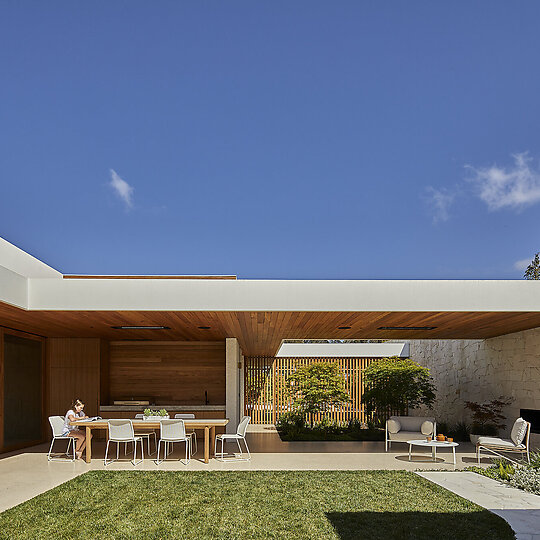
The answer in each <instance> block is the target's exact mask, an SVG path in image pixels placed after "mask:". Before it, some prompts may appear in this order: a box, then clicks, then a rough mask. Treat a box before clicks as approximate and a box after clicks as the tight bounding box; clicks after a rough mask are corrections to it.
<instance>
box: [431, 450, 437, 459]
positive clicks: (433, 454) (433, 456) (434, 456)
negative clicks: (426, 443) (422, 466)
mask: <svg viewBox="0 0 540 540" xmlns="http://www.w3.org/2000/svg"><path fill="white" fill-rule="evenodd" d="M431 448H432V450H431V457H432V458H433V461H437V449H436V447H435V446H432V447H431Z"/></svg>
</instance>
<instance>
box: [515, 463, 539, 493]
mask: <svg viewBox="0 0 540 540" xmlns="http://www.w3.org/2000/svg"><path fill="white" fill-rule="evenodd" d="M510 484H511V485H512V486H514V487H517V488H520V489H524V490H525V491H530V492H531V493H536V494H537V495H540V471H539V470H538V469H530V468H528V467H519V468H518V469H516V471H515V472H514V475H513V476H512V478H511V479H510Z"/></svg>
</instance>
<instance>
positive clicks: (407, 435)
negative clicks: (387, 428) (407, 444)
mask: <svg viewBox="0 0 540 540" xmlns="http://www.w3.org/2000/svg"><path fill="white" fill-rule="evenodd" d="M388 439H389V440H391V441H401V442H403V441H415V440H418V439H425V437H424V435H422V433H421V432H420V431H400V432H399V433H389V434H388Z"/></svg>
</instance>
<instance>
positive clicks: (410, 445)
mask: <svg viewBox="0 0 540 540" xmlns="http://www.w3.org/2000/svg"><path fill="white" fill-rule="evenodd" d="M411 447H412V444H409V461H411Z"/></svg>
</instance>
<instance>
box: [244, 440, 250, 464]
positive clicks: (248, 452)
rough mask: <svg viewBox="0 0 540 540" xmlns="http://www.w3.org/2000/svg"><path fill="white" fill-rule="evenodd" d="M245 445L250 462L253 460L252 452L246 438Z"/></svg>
mask: <svg viewBox="0 0 540 540" xmlns="http://www.w3.org/2000/svg"><path fill="white" fill-rule="evenodd" d="M244 444H245V445H246V450H247V454H248V460H250V459H251V452H250V451H249V446H248V443H247V441H246V438H245V437H244Z"/></svg>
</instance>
